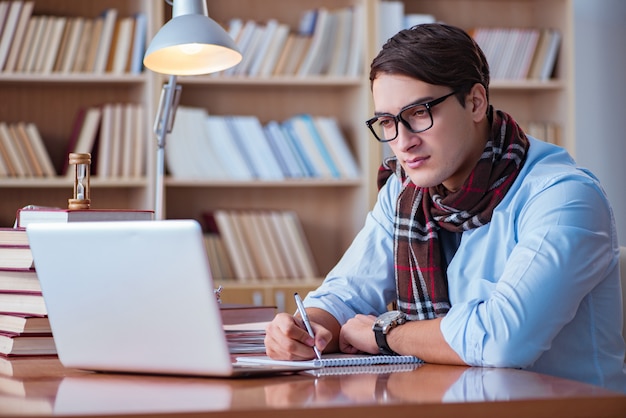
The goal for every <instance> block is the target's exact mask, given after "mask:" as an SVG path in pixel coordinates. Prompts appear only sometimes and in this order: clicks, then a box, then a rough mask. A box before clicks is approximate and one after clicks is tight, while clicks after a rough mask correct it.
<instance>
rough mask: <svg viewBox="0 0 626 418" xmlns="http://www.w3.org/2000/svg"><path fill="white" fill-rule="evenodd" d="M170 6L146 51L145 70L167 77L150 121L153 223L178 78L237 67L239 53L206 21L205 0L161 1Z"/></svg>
mask: <svg viewBox="0 0 626 418" xmlns="http://www.w3.org/2000/svg"><path fill="white" fill-rule="evenodd" d="M165 1H166V3H168V4H169V5H171V6H172V19H171V20H170V21H169V22H167V23H166V24H165V25H163V27H162V28H161V29H160V30H159V32H158V33H157V34H156V35H155V36H154V38H153V39H152V42H150V45H149V46H148V49H147V50H146V54H145V56H144V58H143V63H144V65H145V66H146V68H148V69H150V70H152V71H154V72H157V73H161V74H168V75H169V81H168V83H166V84H165V85H164V86H163V89H162V91H161V98H160V100H159V108H158V111H157V115H156V120H155V121H154V133H155V134H156V137H157V166H156V182H155V205H154V206H155V207H154V215H155V219H157V220H159V219H163V194H164V184H163V181H164V172H165V138H166V136H167V134H169V133H170V132H171V131H172V126H173V124H174V116H175V114H176V108H177V106H178V103H179V100H180V93H181V89H182V88H181V86H179V85H176V76H178V75H200V74H209V73H213V72H217V71H222V70H225V69H227V68H230V67H232V66H234V65H236V64H238V63H239V62H240V61H241V59H242V56H241V53H240V52H239V51H238V50H237V46H236V44H235V42H234V41H233V39H232V38H231V37H230V36H229V35H228V33H226V31H225V30H224V29H223V28H222V27H221V26H220V25H219V24H218V23H216V22H215V21H214V20H212V19H211V18H209V13H208V10H207V5H206V0H165Z"/></svg>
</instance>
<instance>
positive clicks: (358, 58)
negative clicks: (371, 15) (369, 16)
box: [346, 3, 366, 77]
mask: <svg viewBox="0 0 626 418" xmlns="http://www.w3.org/2000/svg"><path fill="white" fill-rule="evenodd" d="M365 38H366V34H365V9H364V6H363V4H362V3H358V4H355V5H353V6H352V32H351V33H350V48H349V50H348V63H347V64H346V75H347V76H348V77H356V76H358V75H359V74H361V72H362V71H363V62H364V56H365Z"/></svg>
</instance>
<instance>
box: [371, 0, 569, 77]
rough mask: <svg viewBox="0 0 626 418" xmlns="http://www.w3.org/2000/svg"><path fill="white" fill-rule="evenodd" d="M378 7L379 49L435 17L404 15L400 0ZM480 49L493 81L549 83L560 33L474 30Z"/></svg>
mask: <svg viewBox="0 0 626 418" xmlns="http://www.w3.org/2000/svg"><path fill="white" fill-rule="evenodd" d="M377 7H378V13H377V16H378V27H379V38H378V40H377V42H378V47H379V48H380V47H382V45H383V44H384V43H385V42H386V41H387V39H389V38H390V37H392V36H393V35H395V34H396V33H397V32H399V31H401V30H403V29H408V28H410V27H412V26H414V25H417V24H421V23H432V22H435V21H436V17H435V16H434V15H429V14H415V13H405V4H404V2H403V1H396V0H393V1H392V0H388V1H381V2H378V4H377ZM469 33H470V35H471V36H472V37H473V38H474V40H475V41H476V43H477V44H478V45H479V46H480V47H481V49H482V50H483V52H484V53H485V56H486V58H487V62H488V63H489V67H490V70H491V79H492V80H526V79H533V80H542V81H545V80H548V79H550V78H551V76H552V74H553V72H554V68H555V64H556V59H557V56H558V52H559V47H560V41H561V34H560V32H559V31H558V30H556V29H552V28H543V29H539V28H500V27H476V28H473V29H471V30H470V31H469Z"/></svg>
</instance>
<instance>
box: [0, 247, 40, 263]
mask: <svg viewBox="0 0 626 418" xmlns="http://www.w3.org/2000/svg"><path fill="white" fill-rule="evenodd" d="M32 267H33V254H32V252H31V250H30V246H28V245H0V268H3V269H29V268H32Z"/></svg>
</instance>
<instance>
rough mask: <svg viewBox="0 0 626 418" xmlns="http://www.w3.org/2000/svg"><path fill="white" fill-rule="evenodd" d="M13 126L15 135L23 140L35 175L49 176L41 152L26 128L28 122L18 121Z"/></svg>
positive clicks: (27, 157) (23, 145) (24, 148)
mask: <svg viewBox="0 0 626 418" xmlns="http://www.w3.org/2000/svg"><path fill="white" fill-rule="evenodd" d="M12 127H13V132H14V133H13V136H14V137H17V138H19V140H20V141H21V142H22V148H23V150H24V152H25V154H26V159H27V160H28V161H29V163H30V168H31V174H32V175H33V176H35V177H44V176H47V173H45V172H44V167H43V165H42V162H41V159H40V158H39V152H38V150H37V149H36V145H35V143H34V140H33V139H31V137H30V135H29V134H28V131H27V130H26V123H25V122H17V123H14V124H12ZM46 154H47V153H46Z"/></svg>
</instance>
